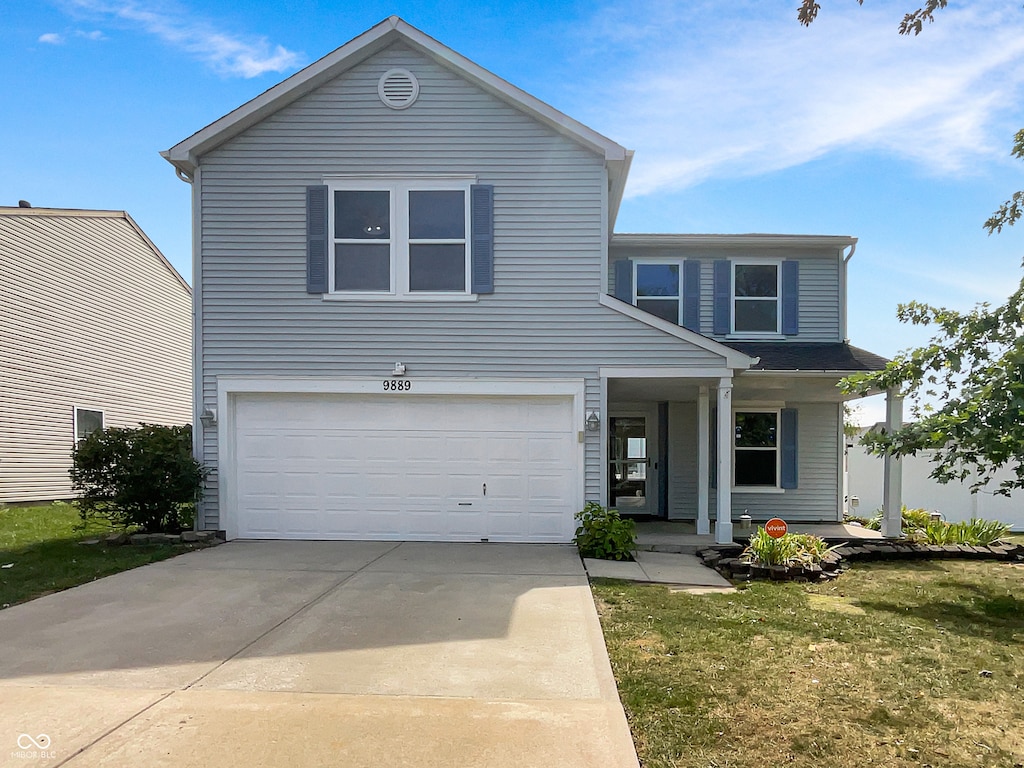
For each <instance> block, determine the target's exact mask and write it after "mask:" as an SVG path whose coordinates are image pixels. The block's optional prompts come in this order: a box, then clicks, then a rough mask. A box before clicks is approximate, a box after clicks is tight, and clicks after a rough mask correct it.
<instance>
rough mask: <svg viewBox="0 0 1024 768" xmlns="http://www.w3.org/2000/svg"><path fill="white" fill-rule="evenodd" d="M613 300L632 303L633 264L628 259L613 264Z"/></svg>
mask: <svg viewBox="0 0 1024 768" xmlns="http://www.w3.org/2000/svg"><path fill="white" fill-rule="evenodd" d="M615 298H616V299H619V300H620V301H624V302H626V303H627V304H632V303H633V262H632V261H630V260H629V259H622V260H620V261H616V262H615Z"/></svg>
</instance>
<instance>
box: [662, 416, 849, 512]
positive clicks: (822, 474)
mask: <svg viewBox="0 0 1024 768" xmlns="http://www.w3.org/2000/svg"><path fill="white" fill-rule="evenodd" d="M786 407H787V408H796V409H797V413H798V420H797V451H798V453H797V456H798V458H797V472H798V479H799V486H798V487H797V488H791V489H787V490H786V491H784V492H782V493H749V492H747V493H744V492H742V491H736V490H735V489H734V490H733V493H732V516H733V520H734V521H735V520H736V519H737V518H738V517H739V516H740V515H742V514H744V513H746V514H749V515H750V516H751V517H753V518H754V520H762V521H763V520H768V519H769V518H772V517H775V516H778V517H781V518H783V519H784V520H786V521H787V522H810V521H835V520H837V519H838V517H839V503H838V498H837V494H838V490H837V489H838V487H839V483H840V480H841V475H840V473H841V471H842V468H841V467H840V463H839V442H838V441H839V425H840V420H841V418H842V406H841V405H836V404H835V403H786ZM669 408H670V410H669V468H670V470H669V471H670V473H671V474H670V476H669V518H675V519H682V520H693V519H696V517H697V404H696V403H694V402H689V403H671V404H670V406H669ZM714 517H715V489H714V488H712V489H711V518H712V519H714Z"/></svg>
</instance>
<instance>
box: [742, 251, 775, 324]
mask: <svg viewBox="0 0 1024 768" xmlns="http://www.w3.org/2000/svg"><path fill="white" fill-rule="evenodd" d="M779 267H780V265H779V263H777V262H776V263H764V262H760V263H742V262H733V265H732V332H733V333H743V334H760V333H764V334H772V335H775V334H779V333H780V332H781V330H782V328H781V323H782V312H781V311H780V307H779V299H780V298H781V296H782V275H781V272H782V270H781V269H780V268H779Z"/></svg>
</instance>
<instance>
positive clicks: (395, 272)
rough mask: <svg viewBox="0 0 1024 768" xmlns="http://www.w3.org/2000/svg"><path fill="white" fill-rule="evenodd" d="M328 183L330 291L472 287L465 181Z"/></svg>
mask: <svg viewBox="0 0 1024 768" xmlns="http://www.w3.org/2000/svg"><path fill="white" fill-rule="evenodd" d="M328 189H329V190H330V199H331V203H330V206H329V215H330V222H329V227H328V229H329V231H330V233H331V249H330V252H329V259H330V265H329V269H328V274H329V275H330V291H331V292H332V293H337V294H362V295H365V294H380V295H382V296H384V295H386V296H396V297H410V296H414V295H418V296H421V297H431V296H432V295H437V296H438V297H451V296H455V295H463V296H468V295H469V294H470V292H471V291H470V280H471V273H470V269H471V263H470V258H469V255H470V254H469V248H468V238H467V234H468V233H469V230H470V205H469V198H470V195H469V191H470V183H469V182H468V181H444V180H439V181H424V182H416V183H412V182H370V181H368V182H359V181H353V182H348V181H346V182H344V183H341V182H336V183H334V184H331V185H329V186H328Z"/></svg>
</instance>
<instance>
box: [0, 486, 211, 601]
mask: <svg viewBox="0 0 1024 768" xmlns="http://www.w3.org/2000/svg"><path fill="white" fill-rule="evenodd" d="M79 523H80V520H79V517H78V510H77V508H76V507H75V506H74V505H73V504H63V503H59V502H58V503H56V504H47V505H40V506H32V507H0V566H10V567H0V608H6V607H8V606H11V605H15V604H17V603H22V602H25V601H26V600H32V599H33V598H36V597H41V596H43V595H46V594H49V593H51V592H59V591H60V590H62V589H68V588H69V587H74V586H78V585H79V584H84V583H86V582H89V581H93V580H94V579H98V578H100V577H102V576H109V575H111V574H113V573H118V572H120V571H126V570H128V569H129V568H136V567H138V566H140V565H145V564H147V563H155V562H157V561H158V560H166V559H167V558H169V557H173V556H174V555H178V554H181V553H182V552H188V551H189V550H192V549H195V548H196V547H197V545H195V544H173V545H169V544H164V545H152V546H141V547H139V546H121V547H108V546H105V545H103V544H97V545H91V546H86V545H82V544H79V542H80V541H82V540H85V539H94V538H97V537H98V536H102V535H104V534H106V533H110V532H111V531H110V529H100V528H97V527H93V528H91V529H90V530H89V531H88V532H84V531H80V530H76V526H78V525H79Z"/></svg>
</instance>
